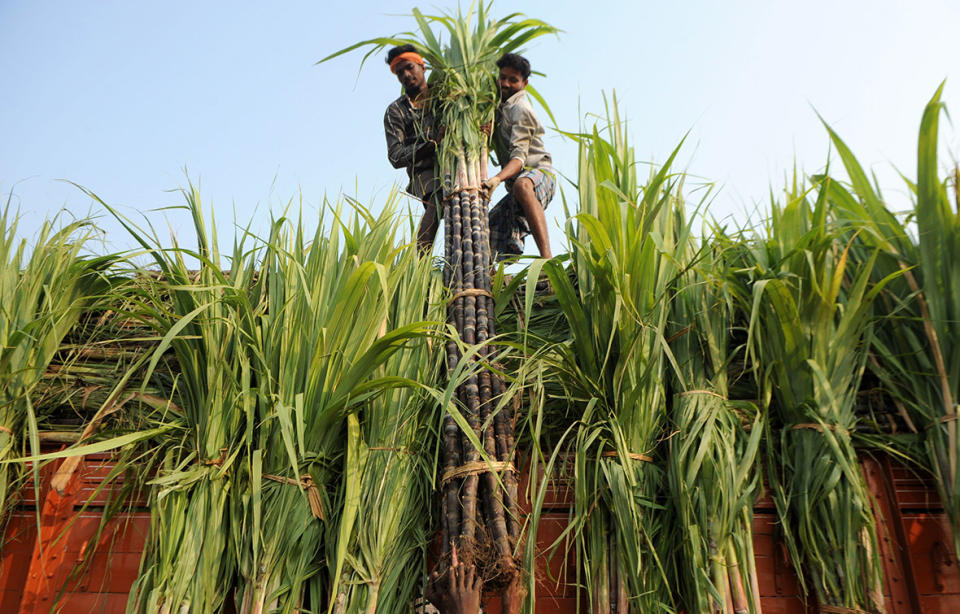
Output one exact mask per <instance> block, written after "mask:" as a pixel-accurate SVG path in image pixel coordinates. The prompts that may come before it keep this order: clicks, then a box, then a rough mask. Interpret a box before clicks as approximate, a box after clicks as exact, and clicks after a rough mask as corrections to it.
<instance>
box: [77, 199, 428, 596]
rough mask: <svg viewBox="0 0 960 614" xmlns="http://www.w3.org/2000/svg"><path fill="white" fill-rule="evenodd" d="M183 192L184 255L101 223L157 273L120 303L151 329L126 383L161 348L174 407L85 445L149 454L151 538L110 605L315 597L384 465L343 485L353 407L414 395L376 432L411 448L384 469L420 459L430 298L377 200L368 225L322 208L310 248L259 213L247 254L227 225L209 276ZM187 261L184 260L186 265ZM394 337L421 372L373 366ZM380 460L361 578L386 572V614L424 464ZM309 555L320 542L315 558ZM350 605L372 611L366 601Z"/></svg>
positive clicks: (408, 555)
mask: <svg viewBox="0 0 960 614" xmlns="http://www.w3.org/2000/svg"><path fill="white" fill-rule="evenodd" d="M184 194H185V197H186V200H187V205H186V207H185V208H186V209H187V211H188V212H189V214H190V215H191V216H192V219H193V222H194V227H195V232H196V237H197V242H198V249H197V250H195V251H190V250H186V249H183V248H181V247H179V246H176V245H175V246H174V247H173V248H169V249H164V248H162V247H161V246H160V242H159V240H158V238H157V237H156V235H155V233H152V232H151V231H144V230H143V229H141V228H140V227H138V226H136V225H135V224H133V223H132V222H130V221H129V220H127V219H125V218H123V217H121V216H119V215H117V218H118V219H119V220H120V221H121V223H123V224H124V226H125V227H126V228H127V229H128V230H129V231H130V232H131V233H132V235H133V236H134V238H135V239H136V240H138V241H139V242H140V243H141V244H142V245H143V247H144V249H145V250H146V251H147V252H148V253H149V254H150V255H151V256H152V257H153V258H154V260H155V262H156V264H157V265H158V267H159V269H160V272H159V274H158V275H153V276H152V277H153V279H152V281H151V282H150V283H146V284H143V285H142V286H139V293H134V297H133V299H132V300H133V301H134V303H135V304H136V305H137V306H138V308H137V309H132V310H131V311H130V312H129V313H128V315H130V316H133V317H139V318H140V321H141V322H142V323H144V324H145V325H149V326H150V327H152V328H153V329H154V331H155V334H156V335H157V336H158V337H159V343H158V344H157V345H156V347H155V348H154V350H153V352H152V354H150V355H149V356H150V362H149V364H147V365H146V368H145V370H143V373H141V374H139V377H141V378H142V380H143V381H146V382H149V381H153V379H154V374H155V373H156V371H157V369H158V365H160V364H161V362H162V361H164V360H167V359H168V358H169V354H172V355H173V359H174V360H175V364H176V375H175V377H174V379H173V381H172V384H171V388H172V402H170V403H169V406H171V407H175V408H176V411H173V412H167V413H166V414H164V419H165V422H164V423H162V424H161V425H160V426H158V427H156V428H154V429H152V430H151V431H148V432H147V433H140V434H132V435H131V436H121V437H117V438H115V439H113V440H111V441H107V442H103V443H102V444H97V445H98V446H100V447H102V446H103V445H110V444H111V442H113V443H114V444H116V445H121V444H126V443H129V442H131V441H139V440H142V439H143V438H144V437H150V438H151V441H152V442H153V448H152V451H153V454H152V456H154V457H155V458H157V459H158V460H157V461H156V464H157V466H158V467H157V470H156V475H155V477H154V478H153V479H152V480H151V482H150V484H151V486H153V491H152V492H151V500H150V507H151V531H150V536H149V538H148V543H147V546H146V549H145V552H144V558H143V561H142V563H141V569H140V575H139V577H138V579H137V581H136V583H135V585H134V587H133V590H132V591H131V596H130V601H129V604H128V610H129V611H136V612H170V611H180V612H186V611H199V612H214V611H219V610H220V609H221V608H222V607H223V605H224V602H225V600H226V598H227V597H228V596H229V595H230V594H231V593H232V589H233V588H234V587H236V590H237V596H236V602H237V607H238V608H239V609H240V610H241V611H243V612H262V611H266V610H270V611H283V612H292V611H296V610H297V609H298V608H302V607H304V604H305V603H309V604H311V607H314V608H324V607H327V604H328V603H333V599H334V597H332V596H331V593H333V594H337V592H338V586H341V585H342V583H341V581H340V575H341V572H343V571H349V570H351V569H352V567H351V566H354V565H357V564H358V562H359V561H363V557H364V556H365V554H366V553H367V550H364V551H363V553H359V552H357V548H358V545H357V540H356V537H355V532H354V531H353V526H354V525H353V522H354V520H356V518H357V517H358V516H363V515H369V516H370V517H373V516H374V513H373V512H372V511H370V512H369V514H367V513H366V512H365V509H364V508H365V506H366V505H374V504H376V503H375V502H374V501H373V497H370V499H368V500H367V501H365V502H364V504H363V505H362V506H361V505H360V503H359V500H358V498H357V495H358V492H357V488H359V490H360V491H365V490H371V489H374V488H375V486H373V485H372V483H374V482H377V481H378V480H379V479H380V478H382V477H383V475H384V474H376V473H374V472H372V471H368V472H363V474H364V476H365V477H360V478H358V477H357V476H358V475H359V473H358V472H359V471H360V469H361V466H360V465H359V463H358V462H357V458H356V456H357V454H359V453H360V452H359V450H360V448H361V447H362V446H363V442H362V441H360V440H359V439H358V438H357V433H358V432H359V425H360V423H361V421H362V420H363V418H362V417H361V416H363V414H362V413H358V412H361V411H362V409H364V408H372V407H374V405H375V404H376V403H377V402H378V399H381V400H382V398H383V397H386V398H394V397H391V395H394V394H395V393H396V390H397V389H411V390H415V391H418V392H416V393H410V395H411V396H410V397H409V399H408V401H409V403H407V406H408V407H409V408H410V409H408V411H407V412H406V413H403V412H397V413H398V417H399V416H406V419H405V422H404V423H403V425H402V426H401V425H400V424H398V423H394V427H395V428H394V429H393V431H392V432H391V435H392V436H396V437H400V436H401V434H402V433H406V437H405V438H404V439H403V440H402V442H401V443H400V447H403V446H409V449H410V450H411V451H412V452H414V454H411V455H407V454H401V455H400V458H401V461H400V462H401V463H402V462H404V461H405V460H407V459H408V457H409V459H411V460H412V462H413V463H418V462H422V458H423V450H424V449H428V448H429V444H430V441H433V440H431V438H429V437H425V436H424V431H425V429H426V425H429V424H430V411H429V408H431V407H435V406H436V405H437V404H436V402H435V399H436V398H437V397H438V394H437V393H436V391H434V390H433V389H432V388H431V387H430V386H429V385H428V384H429V381H430V379H429V377H428V376H429V374H430V366H429V364H430V363H429V361H430V360H431V356H432V357H434V358H433V359H434V360H437V359H438V357H437V356H436V353H433V354H431V353H430V352H429V351H428V350H429V347H430V345H429V344H430V337H431V336H432V335H435V334H437V331H438V328H439V326H440V324H439V323H437V322H433V323H432V324H431V323H428V322H424V321H422V317H423V316H424V315H425V312H424V309H425V307H426V308H428V309H429V308H430V307H429V305H430V303H428V302H427V299H428V298H429V299H431V300H434V299H436V296H435V294H436V290H435V286H436V283H435V281H434V280H433V279H432V277H431V273H430V268H429V262H427V261H424V260H421V259H420V258H419V257H418V255H417V254H416V252H415V249H414V247H413V246H412V245H409V244H407V245H405V246H403V247H399V248H398V247H397V240H396V239H397V228H398V222H397V219H396V217H397V216H396V212H395V207H394V206H393V202H394V200H393V199H391V202H390V203H388V206H387V207H385V209H384V211H383V213H382V214H381V215H380V216H379V217H374V216H372V215H370V214H369V213H368V212H366V211H365V210H364V209H363V208H362V207H360V206H359V205H357V204H355V205H354V206H353V213H352V215H350V216H348V215H346V213H345V212H344V211H343V210H342V209H341V208H336V209H330V213H331V216H332V217H333V218H335V219H336V223H335V224H334V225H333V229H332V230H330V229H328V228H326V225H325V224H323V223H321V224H320V225H319V227H318V229H317V231H316V234H315V236H314V237H313V241H312V243H308V242H307V241H306V240H305V238H304V237H305V235H304V232H303V224H302V221H301V220H297V221H296V222H295V223H293V222H291V221H290V220H287V219H279V220H276V221H275V222H274V223H273V225H272V227H271V232H270V235H269V237H268V238H266V239H265V240H259V241H258V244H257V247H255V248H252V249H247V248H246V246H245V245H244V240H243V239H245V238H247V237H250V236H252V235H251V233H250V232H249V230H245V231H244V232H243V234H242V238H241V239H240V240H239V241H235V244H234V248H233V252H232V257H231V258H230V264H229V269H228V270H227V271H224V270H222V267H221V258H220V254H219V249H218V247H217V246H218V242H217V236H216V231H215V229H213V230H211V231H210V232H208V231H207V229H206V223H205V220H204V216H203V214H202V211H201V208H200V200H199V194H198V193H197V191H196V189H195V188H194V187H193V186H192V185H191V186H190V188H189V189H187V190H184ZM101 202H102V201H101ZM104 206H107V205H105V204H104ZM107 207H108V209H109V210H110V211H111V212H112V213H114V210H113V209H110V208H109V206H107ZM114 214H115V215H116V213H114ZM325 233H328V234H325ZM190 259H192V260H193V261H196V262H197V263H199V269H198V270H191V269H190V268H188V260H190ZM191 264H192V262H191ZM258 265H259V268H258ZM142 273H143V274H142V275H141V277H143V278H149V277H151V275H150V273H149V272H148V271H144V272H142ZM431 288H434V289H433V290H431ZM414 303H416V307H415V308H414ZM424 344H426V345H424ZM407 346H410V348H409V349H410V352H409V353H411V355H414V356H418V357H419V358H415V359H412V361H413V364H415V365H417V369H421V370H416V369H413V368H412V367H407V366H403V365H400V364H394V363H389V362H388V361H390V359H391V358H393V357H394V356H395V355H396V354H397V353H398V352H401V351H406V350H405V348H407ZM424 348H426V349H424ZM404 364H406V363H404ZM413 371H416V373H413ZM421 371H422V372H421ZM413 374H415V375H416V376H417V377H410V376H411V375H413ZM419 379H422V380H423V382H421V381H417V380H419ZM391 391H393V392H391ZM414 397H415V398H414ZM405 398H406V397H405ZM428 398H429V399H434V401H433V402H432V404H431V403H428V402H427V401H426V399H428ZM391 408H392V409H395V408H394V407H393V406H391ZM380 417H382V416H380ZM370 419H371V420H375V419H378V418H377V417H374V416H371V418H370ZM407 429H409V430H407ZM373 432H378V431H377V429H376V428H374V429H373ZM381 435H382V437H383V439H384V440H387V435H386V434H381ZM131 437H132V438H131ZM374 437H377V436H374ZM368 441H369V442H371V443H378V442H379V441H377V440H375V439H371V440H368ZM389 441H390V442H391V443H393V442H394V440H392V439H390V440H389ZM371 447H386V446H371ZM88 448H89V446H87V447H86V448H84V447H83V446H81V447H80V448H78V449H77V451H78V452H79V451H83V450H84V449H88ZM98 449H99V448H98ZM385 470H386V471H391V472H393V473H395V475H396V477H397V479H398V481H399V482H401V483H399V484H398V485H396V486H395V492H394V495H393V496H389V495H388V497H389V498H390V500H391V502H392V503H393V504H395V505H396V507H391V508H388V509H384V510H383V513H384V514H388V513H389V514H396V518H397V519H398V524H397V526H396V527H395V528H394V530H393V531H392V533H391V532H389V531H387V532H385V533H384V534H382V535H379V539H381V540H384V541H382V542H380V543H379V547H380V548H382V549H383V550H387V551H390V552H391V553H392V554H396V556H382V557H378V558H377V559H376V560H375V561H374V562H373V564H379V565H380V567H379V568H377V569H375V570H372V571H374V572H375V573H379V574H381V575H382V576H383V577H386V578H388V580H384V581H383V582H381V584H383V585H385V587H384V588H382V590H383V593H384V594H385V597H384V598H383V602H384V603H386V604H388V605H387V606H386V609H385V610H383V611H389V610H390V608H393V607H395V605H396V603H398V602H405V603H407V604H409V603H410V602H411V601H412V596H411V592H412V590H413V588H411V587H412V586H414V584H415V583H416V580H415V579H411V576H409V575H404V574H403V573H402V571H403V570H405V569H409V566H410V565H411V564H412V561H415V560H416V559H417V556H420V560H421V564H422V558H423V553H424V552H425V548H426V543H427V540H426V538H425V534H426V533H427V531H428V528H427V527H428V522H427V519H428V516H427V515H425V514H424V513H423V510H424V509H428V503H426V502H425V501H424V498H422V497H417V496H416V492H418V490H423V489H426V488H428V485H429V483H430V480H431V478H432V474H431V472H430V471H429V470H426V471H420V472H417V471H413V470H412V469H411V468H410V467H408V466H404V467H396V469H395V471H394V470H391V469H390V468H385ZM397 493H400V494H397ZM404 497H407V498H404ZM383 527H384V524H381V528H383ZM325 539H329V540H330V541H329V543H327V542H325ZM404 545H405V546H404ZM324 547H326V548H327V549H328V550H331V551H332V554H331V555H330V556H329V558H328V559H327V560H326V561H325V560H324V559H323V558H322V556H319V553H321V552H322V551H323V550H324ZM391 548H396V549H398V550H390V549H391ZM346 561H349V562H350V566H347V565H346V564H345V562H346ZM328 568H329V570H330V573H329V574H325V573H324V572H325V571H327V570H328ZM328 576H329V577H328ZM344 576H345V578H347V580H349V579H350V576H349V574H344ZM364 579H365V580H366V579H367V577H366V576H364ZM355 583H357V582H356V581H352V582H348V584H349V585H350V586H351V587H352V586H353V585H354V584H355ZM361 601H362V600H361V599H356V600H352V603H354V604H356V603H360V602H361ZM366 602H367V603H368V604H372V605H371V607H372V608H373V609H372V610H371V611H375V610H376V609H377V605H376V604H377V603H378V600H377V597H376V595H374V596H372V597H369V598H368V599H367V600H366Z"/></svg>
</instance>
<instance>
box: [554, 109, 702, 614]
mask: <svg viewBox="0 0 960 614" xmlns="http://www.w3.org/2000/svg"><path fill="white" fill-rule="evenodd" d="M607 129H608V130H609V137H608V138H603V137H601V136H600V133H599V132H598V130H597V129H596V128H594V130H593V132H592V133H587V134H584V135H583V136H582V137H581V139H580V168H579V175H578V192H579V196H580V209H581V213H580V214H579V215H578V216H577V217H576V218H575V220H576V223H574V220H571V221H570V222H568V226H567V236H568V239H569V241H570V244H571V247H572V250H571V267H572V271H571V273H572V275H573V276H575V278H574V279H571V275H570V274H568V272H567V271H566V270H564V268H563V267H562V266H561V264H560V263H559V262H556V261H550V262H548V263H546V264H545V265H544V270H545V271H546V272H547V275H548V276H549V279H550V283H551V284H552V286H553V288H554V290H555V293H556V297H557V302H558V305H559V307H560V309H562V311H563V312H564V315H565V316H566V320H567V322H568V323H569V327H570V339H569V340H567V341H565V342H564V343H560V344H557V346H556V348H555V352H556V358H555V359H553V360H554V362H553V364H552V365H551V370H552V371H553V372H554V373H555V375H556V377H558V378H559V379H560V381H561V382H563V385H564V388H565V391H566V396H567V398H569V399H571V400H573V401H574V402H576V403H577V405H578V407H577V410H578V413H581V414H582V417H581V418H580V420H579V421H578V422H577V424H576V433H575V436H574V437H575V442H574V457H575V460H574V463H575V467H574V497H575V502H574V507H573V509H572V510H571V516H570V526H571V528H570V530H571V532H572V534H573V536H574V538H575V543H576V547H577V553H578V558H579V565H578V574H579V573H580V570H581V569H582V573H583V574H584V575H585V578H583V580H582V581H578V585H579V586H582V587H584V588H585V590H586V593H587V598H588V600H589V604H590V611H591V612H596V613H604V612H619V613H624V612H628V611H630V612H633V611H636V612H670V611H674V606H673V596H672V594H671V588H670V583H669V582H668V580H667V577H668V576H667V570H666V561H667V558H668V557H666V556H665V555H666V553H667V552H669V538H668V535H667V534H668V529H667V526H666V522H665V515H664V514H663V505H662V504H661V503H660V501H658V494H659V490H660V486H661V478H662V476H663V469H662V468H661V459H659V458H658V457H657V452H656V449H657V447H658V446H657V444H658V442H659V441H660V439H661V438H662V436H663V429H664V426H665V420H666V401H667V399H666V394H667V389H666V385H665V380H666V378H667V376H668V371H667V344H666V333H667V324H668V318H669V309H670V306H669V300H670V296H671V295H672V293H673V292H674V291H675V289H674V284H675V281H676V278H677V275H678V273H679V269H678V268H677V267H678V263H679V262H681V261H682V259H681V258H680V253H679V251H678V250H679V249H680V247H679V246H684V245H685V244H686V241H687V240H689V226H688V225H687V223H686V221H685V220H683V215H682V212H681V211H682V210H681V209H676V208H675V207H677V206H678V205H679V202H678V196H677V189H678V188H677V186H676V182H677V181H678V180H677V179H676V178H672V177H671V175H670V164H671V163H672V161H673V159H674V157H675V156H676V151H674V153H673V154H672V155H671V157H670V158H669V159H668V160H667V162H666V163H665V164H664V166H663V167H662V168H660V169H659V170H658V171H656V172H655V173H654V174H653V176H652V177H651V178H650V180H649V182H648V183H647V185H646V186H643V187H642V188H641V187H640V185H639V183H638V182H637V178H636V170H635V164H634V158H633V150H632V148H631V147H630V146H629V145H628V142H627V138H626V129H625V126H624V124H623V122H621V121H620V118H619V115H618V112H617V108H616V102H614V108H613V111H612V112H610V111H608V122H607Z"/></svg>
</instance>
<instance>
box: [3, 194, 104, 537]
mask: <svg viewBox="0 0 960 614" xmlns="http://www.w3.org/2000/svg"><path fill="white" fill-rule="evenodd" d="M0 226H2V234H0V305H2V308H0V526H2V524H3V519H4V518H5V517H6V511H7V509H8V507H9V505H10V503H11V501H12V498H13V496H14V494H15V492H16V489H17V487H18V482H19V476H20V471H21V469H22V464H20V463H8V462H5V461H9V460H11V459H12V458H15V457H24V456H27V455H28V454H27V453H26V452H27V451H28V450H29V451H30V453H32V454H33V455H36V454H38V453H39V450H38V449H37V448H38V445H37V442H38V440H37V411H36V409H37V408H36V406H35V402H36V401H37V400H41V402H42V398H43V395H44V394H45V390H44V389H43V386H42V384H43V377H44V375H45V374H46V372H47V370H48V368H49V366H50V363H51V362H52V361H53V359H54V357H55V356H56V354H57V352H58V351H59V350H60V346H61V343H62V342H63V340H64V338H65V337H66V335H67V334H68V333H69V332H70V330H71V329H72V328H73V327H74V326H76V325H77V323H78V322H79V321H80V318H81V316H82V314H83V313H84V311H85V310H87V309H96V308H97V304H98V301H102V300H103V299H104V298H105V296H106V295H107V291H108V290H109V288H110V286H111V285H112V282H111V280H110V277H109V276H108V271H107V269H108V267H109V266H110V265H111V264H112V262H113V261H114V260H115V257H113V256H96V257H89V256H85V255H83V252H84V250H85V248H86V245H87V243H88V242H89V241H90V240H91V239H92V238H94V236H95V235H96V233H97V232H98V231H97V229H96V228H95V227H94V226H93V225H92V224H91V223H90V222H89V221H87V220H78V221H74V222H70V223H68V224H63V225H62V226H60V227H59V228H58V222H57V220H56V219H55V220H53V221H49V220H48V221H45V222H44V223H43V224H42V226H41V227H40V231H39V233H38V235H37V237H36V240H35V242H34V243H33V245H32V249H30V248H29V247H28V243H27V241H26V240H24V239H21V238H18V237H17V230H18V224H17V213H16V211H13V210H12V209H11V208H10V201H9V200H8V201H7V204H6V205H5V207H4V209H3V211H2V213H0ZM38 386H40V390H37V387H38ZM38 395H39V396H38ZM25 435H29V437H27V436H25Z"/></svg>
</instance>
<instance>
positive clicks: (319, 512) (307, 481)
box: [263, 473, 327, 522]
mask: <svg viewBox="0 0 960 614" xmlns="http://www.w3.org/2000/svg"><path fill="white" fill-rule="evenodd" d="M263 479H265V480H271V481H273V482H279V483H280V484H289V485H290V486H299V487H300V490H305V491H307V503H309V504H310V513H311V514H313V517H314V518H318V519H320V520H323V521H324V522H326V520H327V518H326V515H325V514H324V513H323V499H321V498H320V489H318V488H317V485H316V483H315V482H314V481H313V478H311V477H310V474H309V473H305V474H303V475H301V476H300V479H299V480H294V479H293V478H287V477H283V476H282V475H270V474H267V473H265V474H263Z"/></svg>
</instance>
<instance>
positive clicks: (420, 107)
mask: <svg viewBox="0 0 960 614" xmlns="http://www.w3.org/2000/svg"><path fill="white" fill-rule="evenodd" d="M387 65H388V66H390V72H392V73H393V74H395V75H396V76H397V80H398V81H399V82H400V85H402V86H403V95H402V96H400V97H399V98H397V99H396V100H394V101H393V102H391V103H390V106H388V107H387V112H386V113H385V114H384V116H383V129H384V132H385V133H386V136H387V158H389V159H390V164H392V165H393V168H405V169H406V171H407V177H408V178H409V180H410V181H409V183H408V184H407V192H409V193H410V194H411V195H412V196H414V197H415V198H417V199H419V200H420V201H421V202H422V203H423V205H424V211H423V218H421V220H420V226H419V228H418V229H417V246H418V247H419V248H420V249H421V251H429V250H430V249H431V248H432V247H433V240H434V238H435V237H436V236H437V227H438V225H439V222H438V219H439V216H438V215H437V206H438V202H439V199H438V198H437V196H438V192H439V189H440V182H439V181H438V180H437V171H436V168H435V166H436V140H437V138H439V137H440V135H441V131H437V130H434V127H433V115H432V113H431V109H430V104H429V88H428V87H427V78H426V71H425V63H424V61H423V57H421V56H420V54H419V53H417V50H416V49H415V48H414V47H413V45H401V46H399V47H394V48H393V49H391V50H390V51H389V52H388V53H387Z"/></svg>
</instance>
